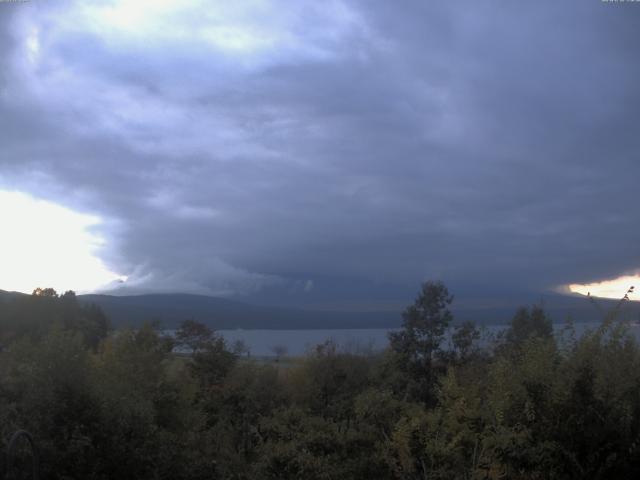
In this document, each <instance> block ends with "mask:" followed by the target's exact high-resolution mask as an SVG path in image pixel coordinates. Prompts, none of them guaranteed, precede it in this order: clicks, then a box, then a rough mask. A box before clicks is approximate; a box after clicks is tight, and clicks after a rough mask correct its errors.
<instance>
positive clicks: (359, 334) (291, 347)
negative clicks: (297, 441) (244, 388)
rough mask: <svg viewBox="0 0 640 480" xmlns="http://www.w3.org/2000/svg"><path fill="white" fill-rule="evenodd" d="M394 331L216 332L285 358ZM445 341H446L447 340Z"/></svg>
mask: <svg viewBox="0 0 640 480" xmlns="http://www.w3.org/2000/svg"><path fill="white" fill-rule="evenodd" d="M598 325H599V323H576V324H575V330H576V333H577V334H578V335H580V334H582V333H583V332H584V331H585V330H587V329H594V328H596V327H597V326H598ZM564 326H565V324H564V323H558V324H554V329H555V330H556V332H558V333H559V332H560V331H561V330H562V329H563V328H564ZM505 328H506V326H505V325H490V326H486V327H482V330H483V336H484V338H485V342H486V341H487V340H486V338H487V337H489V336H491V335H496V334H497V333H499V332H500V331H502V330H504V329H505ZM630 329H631V331H632V332H633V333H634V335H635V336H636V338H639V339H640V327H638V326H636V325H633V326H631V327H630ZM393 330H394V329H391V328H377V329H352V330H350V329H332V330H240V329H238V330H218V331H217V333H219V334H221V335H222V336H223V337H224V338H225V340H226V341H227V343H228V344H229V346H233V344H234V342H236V341H238V340H241V341H243V342H244V343H245V345H246V346H247V347H248V348H249V351H250V352H251V355H253V356H260V357H262V356H275V353H274V352H273V348H274V347H276V346H282V347H284V348H285V349H286V351H287V355H293V356H297V355H303V354H304V353H306V352H307V351H308V350H309V349H310V348H313V347H314V346H315V345H318V344H320V343H323V342H325V341H327V340H333V341H334V342H336V343H337V344H338V345H339V346H340V347H342V348H346V349H348V350H349V351H355V352H367V351H371V350H373V351H376V350H382V349H384V348H385V347H386V346H387V343H388V340H387V334H388V333H389V332H391V331H393ZM446 341H447V342H448V340H446Z"/></svg>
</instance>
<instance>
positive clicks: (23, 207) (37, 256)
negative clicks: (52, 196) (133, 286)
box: [0, 191, 121, 293]
mask: <svg viewBox="0 0 640 480" xmlns="http://www.w3.org/2000/svg"><path fill="white" fill-rule="evenodd" d="M0 218H1V219H2V234H1V235H0V289H2V290H9V291H18V292H25V293H31V292H32V291H33V290H34V289H35V288H37V287H42V288H46V287H52V288H55V289H56V290H57V291H58V292H64V291H66V290H75V291H77V292H84V291H92V290H95V289H97V288H99V287H100V286H103V285H106V284H108V283H110V282H113V281H117V280H119V279H121V278H120V277H119V276H118V275H117V274H115V273H113V272H111V271H109V269H108V268H107V267H106V266H105V265H104V264H103V262H102V261H101V260H100V259H98V258H97V257H96V251H97V250H98V249H100V248H101V247H103V246H104V241H103V240H102V239H101V238H100V237H99V236H98V235H96V234H95V233H93V232H92V231H91V229H92V227H95V226H96V225H98V224H99V223H100V219H99V218H98V217H95V216H91V215H85V214H80V213H77V212H74V211H72V210H70V209H68V208H65V207H63V206H60V205H56V204H54V203H51V202H48V201H44V200H39V199H36V198H33V197H31V196H28V195H25V194H24V193H20V192H11V191H0Z"/></svg>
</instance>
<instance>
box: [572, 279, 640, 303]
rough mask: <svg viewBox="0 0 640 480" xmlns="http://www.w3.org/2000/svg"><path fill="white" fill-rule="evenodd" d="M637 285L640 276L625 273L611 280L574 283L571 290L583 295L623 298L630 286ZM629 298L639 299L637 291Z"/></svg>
mask: <svg viewBox="0 0 640 480" xmlns="http://www.w3.org/2000/svg"><path fill="white" fill-rule="evenodd" d="M636 286H640V276H638V275H625V276H623V277H618V278H614V279H611V280H603V281H602V282H594V283H589V284H584V285H580V284H572V285H569V290H571V291H572V292H574V293H579V294H581V295H587V294H591V295H592V296H594V297H600V298H615V299H621V298H622V297H624V295H625V293H627V290H629V287H636ZM629 298H630V299H631V300H639V298H637V295H636V294H635V293H631V294H629Z"/></svg>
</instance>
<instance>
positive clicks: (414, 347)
mask: <svg viewBox="0 0 640 480" xmlns="http://www.w3.org/2000/svg"><path fill="white" fill-rule="evenodd" d="M452 301H453V297H452V296H451V295H450V293H449V291H448V289H447V288H446V286H444V285H443V284H442V283H439V282H426V283H424V284H423V285H422V287H421V289H420V291H419V293H418V295H417V298H416V300H415V302H414V303H413V304H412V305H410V306H408V307H407V309H406V310H405V311H404V312H403V314H402V318H403V324H402V328H401V329H399V330H398V331H396V332H393V333H391V334H390V335H389V346H388V348H386V349H385V350H384V351H383V352H378V353H371V354H368V355H363V354H361V353H354V352H350V351H348V350H344V349H341V348H340V347H339V346H338V345H336V344H334V343H332V342H325V343H323V344H320V345H317V346H316V347H315V348H313V349H312V350H311V351H309V353H308V354H307V355H306V356H304V357H303V358H300V359H296V361H295V362H288V363H287V364H286V365H285V364H282V363H264V362H260V361H259V360H254V359H251V358H247V357H246V356H244V355H241V349H238V348H232V347H231V346H229V345H227V344H226V343H225V341H224V339H223V338H222V337H220V336H219V335H217V334H216V333H215V332H213V331H211V330H210V329H209V328H207V327H206V326H205V325H202V324H200V323H198V322H196V321H194V320H189V321H185V322H183V324H182V326H181V328H180V330H178V332H176V335H175V336H172V337H168V336H166V335H164V334H163V333H162V331H161V330H160V329H159V328H158V325H155V324H152V323H149V324H146V325H144V326H143V327H141V328H139V329H135V330H133V329H128V330H116V331H114V330H111V329H110V327H109V322H108V319H107V317H106V316H105V315H104V313H103V312H102V311H101V310H100V309H99V308H97V307H95V306H84V305H81V304H80V303H79V302H78V301H77V299H76V298H75V295H74V294H73V292H67V293H65V294H63V295H58V294H57V293H56V292H55V291H53V290H51V289H43V290H41V289H38V290H36V291H35V292H34V294H33V295H31V296H25V297H21V298H15V299H10V300H6V301H5V302H3V303H0V327H1V330H0V346H1V347H2V349H1V351H0V436H1V438H2V441H3V442H5V445H6V441H7V440H8V438H9V436H10V435H11V433H12V432H14V431H15V430H18V429H26V430H28V431H29V432H31V433H32V435H33V436H34V438H35V439H36V442H37V444H38V448H39V452H40V458H41V472H42V475H41V476H42V478H50V479H113V478H120V479H128V478H131V479H134V478H135V479H194V480H195V479H237V480H241V479H247V480H248V479H257V480H260V479H285V480H286V479H292V480H293V479H303V478H304V479H318V480H320V479H323V480H324V479H326V480H329V479H340V480H348V479H416V480H417V479H469V480H471V479H523V480H525V479H597V478H606V479H609V478H631V477H633V476H635V475H638V474H640V450H639V447H640V349H639V348H638V344H637V342H636V340H635V338H634V336H633V335H631V334H630V333H629V329H628V326H627V325H625V324H624V322H622V321H620V320H619V319H618V318H617V317H616V315H615V314H616V312H615V311H614V312H612V313H611V314H610V315H608V316H606V318H604V319H603V322H602V324H601V325H600V326H599V327H598V328H596V329H594V330H593V331H589V332H587V333H585V334H583V335H581V336H577V335H576V333H575V330H574V329H573V327H572V325H571V323H568V324H567V326H566V327H565V328H564V330H563V331H562V332H561V334H559V335H554V334H553V329H552V325H551V321H550V319H549V318H548V316H547V315H546V314H545V312H544V310H543V309H542V308H541V307H539V306H534V307H530V308H526V307H523V308H520V309H519V310H518V311H517V312H516V313H515V315H514V317H513V320H512V322H511V324H510V325H509V327H508V328H507V329H506V330H505V331H504V333H503V334H501V335H498V336H496V337H495V338H493V339H491V341H487V339H481V338H480V337H481V334H480V332H479V330H478V329H477V328H476V327H475V325H473V324H472V323H463V324H455V323H454V319H453V315H452V313H451V311H450V306H451V303H452ZM445 339H450V345H449V341H448V340H445ZM481 340H483V341H481ZM2 451H3V452H4V448H3V449H2ZM3 460H4V459H3ZM3 464H4V461H3Z"/></svg>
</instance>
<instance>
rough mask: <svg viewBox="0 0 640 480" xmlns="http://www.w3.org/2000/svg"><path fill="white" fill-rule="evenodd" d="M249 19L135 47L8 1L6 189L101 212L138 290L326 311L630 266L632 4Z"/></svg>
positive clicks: (142, 34) (370, 10)
mask: <svg viewBox="0 0 640 480" xmlns="http://www.w3.org/2000/svg"><path fill="white" fill-rule="evenodd" d="M98 5H99V4H98ZM260 5H262V6H261V7H260V8H261V9H262V10H260V9H258V10H257V11H254V10H253V9H252V8H249V7H247V8H246V9H243V8H239V9H237V10H234V9H231V10H225V11H222V12H221V13H220V14H219V15H218V17H216V18H210V17H209V16H207V15H200V13H201V10H199V9H197V8H194V9H189V8H184V9H181V10H180V11H176V12H172V13H171V12H170V13H169V14H168V15H169V17H168V18H169V19H170V21H168V20H167V19H166V18H165V17H162V15H161V13H162V12H160V13H158V16H157V18H156V17H154V15H155V13H157V12H155V10H153V9H151V10H149V11H148V12H147V14H146V15H145V16H143V17H141V19H140V20H139V21H140V22H142V23H141V24H138V25H135V28H133V31H129V30H126V23H125V27H122V25H120V24H119V23H118V22H115V23H104V18H103V17H101V16H100V15H104V12H102V13H100V14H98V13H95V12H94V14H93V16H88V17H82V16H81V15H89V14H88V13H87V12H86V9H84V10H83V9H82V8H80V6H79V5H76V4H73V3H64V4H61V6H59V7H57V8H56V9H55V10H53V9H51V8H48V7H47V6H46V5H45V4H39V3H38V4H36V3H35V2H34V4H33V5H23V4H20V5H14V6H13V7H12V8H13V10H12V12H11V17H9V20H8V21H7V20H6V19H4V20H0V28H1V29H0V37H1V38H8V39H10V40H7V41H6V43H5V42H3V45H9V48H6V47H5V50H6V52H3V53H6V54H5V55H3V56H2V57H0V62H1V63H2V72H5V76H4V77H2V78H6V79H7V80H6V83H5V84H4V87H3V90H2V96H1V97H0V102H1V103H0V112H1V116H0V124H1V125H2V131H0V142H1V144H2V150H1V151H0V168H1V170H0V173H1V175H0V180H1V181H2V185H3V186H4V187H7V188H15V189H21V190H26V191H29V192H31V193H33V194H35V195H39V196H45V197H47V198H50V199H53V200H55V201H58V202H60V203H63V204H65V205H68V206H71V207H74V208H77V209H81V210H83V211H90V212H92V213H97V214H99V215H101V216H102V217H103V218H104V219H105V223H104V224H103V226H102V234H103V235H104V236H105V238H106V239H107V240H108V242H107V247H105V249H104V251H103V252H101V256H102V258H104V260H105V261H106V262H107V263H108V265H109V266H110V267H111V268H112V269H113V270H114V271H117V272H118V273H122V274H124V275H129V276H130V279H129V281H128V282H127V284H126V285H127V287H128V288H129V289H130V291H133V290H136V291H139V290H186V291H195V292H205V293H238V292H240V293H247V292H256V291H260V290H263V291H270V292H271V291H275V290H278V291H280V292H281V293H282V292H284V293H282V294H283V295H285V296H286V295H289V294H291V295H292V296H295V295H309V296H312V295H313V294H314V293H313V292H316V293H317V295H318V298H322V300H323V301H328V300H330V298H331V297H332V296H333V297H334V298H338V297H339V298H340V299H345V298H349V292H348V290H349V287H348V286H349V285H355V284H358V285H369V286H370V287H368V289H367V288H365V289H364V290H365V292H363V291H362V288H360V287H358V288H355V287H353V292H354V293H353V295H354V296H358V297H359V298H364V297H366V295H367V293H366V292H371V294H372V295H373V294H375V295H379V294H381V292H384V291H385V290H387V291H390V290H389V289H390V288H392V287H390V286H394V285H395V287H393V288H394V289H396V290H394V291H402V290H403V289H405V288H406V289H408V290H411V291H412V290H413V288H414V286H415V285H416V284H417V282H419V281H420V280H422V279H424V278H430V277H437V278H442V279H444V280H446V281H447V282H450V283H451V284H452V285H454V286H455V287H456V288H457V289H459V290H461V291H483V292H488V293H495V292H505V291H511V290H514V289H517V290H534V291H536V290H538V291H539V290H544V289H548V288H553V287H555V286H558V285H561V284H566V283H572V282H587V281H590V280H596V279H600V278H603V277H607V276H616V275H618V274H621V273H623V272H628V271H635V270H637V269H639V268H640V255H638V254H637V253H636V251H635V247H636V245H637V243H638V239H639V237H640V227H639V226H638V225H640V222H639V220H640V215H639V213H638V211H637V208H636V205H637V194H636V191H637V188H636V183H637V179H638V174H639V173H640V166H638V162H637V160H638V158H637V156H638V154H637V152H638V151H639V147H640V136H639V135H638V134H637V127H638V120H639V115H638V112H639V111H640V110H639V109H640V89H638V88H637V85H638V80H640V64H639V63H638V62H637V61H636V58H637V55H638V53H639V52H638V44H639V43H638V42H639V41H640V33H639V32H638V29H637V28H636V25H637V22H638V20H640V7H639V6H637V5H635V4H633V3H626V4H622V3H611V4H608V3H601V2H595V1H594V2H563V3H562V4H560V3H557V2H529V3H528V4H526V5H524V4H518V5H515V4H508V3H505V2H483V3H478V2H447V3H444V2H440V3H432V2H404V3H403V4H402V7H400V6H399V5H398V4H393V3H390V2H378V3H373V2H358V3H356V2H354V3H340V2H334V3H327V4H326V5H327V6H328V7H327V8H326V9H325V10H322V11H321V10H319V9H317V8H315V9H313V8H311V7H312V6H313V4H309V5H301V6H299V7H298V8H299V10H293V11H289V10H290V9H284V8H283V5H281V4H278V3H275V4H273V5H272V6H271V7H269V8H267V7H265V6H264V4H260ZM1 6H2V7H3V9H5V10H7V8H6V5H1ZM309 8H311V10H309ZM19 9H21V10H19ZM265 9H266V10H265ZM89 13H91V12H89ZM163 18H164V20H163ZM154 19H155V20H154ZM116 20H117V19H116ZM154 22H155V23H154ZM221 25H222V27H224V28H227V27H228V28H227V29H226V30H225V29H224V28H223V29H222V30H216V29H219V28H221V27H220V26H221ZM190 27H191V28H190ZM123 28H124V29H125V30H123ZM181 28H182V30H181ZM229 28H231V30H229ZM2 48H3V47H1V46H0V49H2ZM0 51H1V50H0ZM332 279H333V280H332ZM332 282H334V283H335V285H340V292H338V291H337V289H338V287H336V288H335V289H333V290H332V289H331V288H329V287H327V284H328V283H332ZM323 288H324V289H325V294H324V295H321V294H320V293H318V292H322V289H323ZM345 290H347V291H346V292H345Z"/></svg>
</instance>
